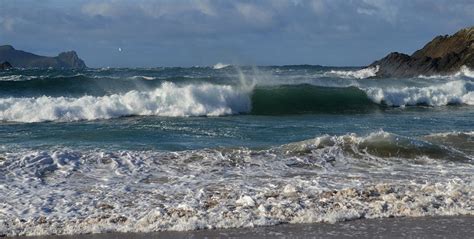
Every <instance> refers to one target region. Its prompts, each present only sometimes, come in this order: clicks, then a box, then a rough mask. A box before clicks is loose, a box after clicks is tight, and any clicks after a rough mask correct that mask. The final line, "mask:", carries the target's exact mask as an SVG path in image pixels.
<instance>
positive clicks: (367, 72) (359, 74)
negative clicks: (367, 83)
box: [326, 65, 379, 79]
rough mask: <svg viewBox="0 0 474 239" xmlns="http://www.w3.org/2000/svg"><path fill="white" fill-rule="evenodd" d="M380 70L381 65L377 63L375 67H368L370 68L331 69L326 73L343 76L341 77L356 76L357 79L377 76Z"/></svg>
mask: <svg viewBox="0 0 474 239" xmlns="http://www.w3.org/2000/svg"><path fill="white" fill-rule="evenodd" d="M378 71H379V66H378V65H377V66H375V67H368V68H364V69H361V70H356V71H336V70H331V71H330V72H328V73H327V74H326V75H329V76H337V77H341V78H349V79H354V78H355V79H365V78H369V77H374V76H376V74H377V72H378Z"/></svg>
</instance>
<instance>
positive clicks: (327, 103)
mask: <svg viewBox="0 0 474 239" xmlns="http://www.w3.org/2000/svg"><path fill="white" fill-rule="evenodd" d="M251 97H252V110H251V114H254V115H281V114H305V113H355V112H368V111H374V110H378V109H380V107H382V106H379V105H377V104H375V103H374V102H372V101H371V100H370V99H369V98H368V97H367V94H366V93H365V92H364V91H362V90H361V89H359V88H356V87H345V88H338V87H322V86H313V85H284V86H275V87H266V88H262V87H258V88H256V89H254V91H253V93H252V96H251Z"/></svg>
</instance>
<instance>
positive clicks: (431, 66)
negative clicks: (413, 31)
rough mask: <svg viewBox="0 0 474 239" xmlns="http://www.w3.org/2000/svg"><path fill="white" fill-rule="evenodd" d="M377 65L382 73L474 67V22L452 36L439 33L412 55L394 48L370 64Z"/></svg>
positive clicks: (442, 71)
mask: <svg viewBox="0 0 474 239" xmlns="http://www.w3.org/2000/svg"><path fill="white" fill-rule="evenodd" d="M377 65H378V66H379V71H378V72H377V76H380V77H411V76H418V75H433V74H448V73H452V72H455V71H458V70H459V69H460V68H461V66H463V65H465V66H467V67H469V68H474V26H472V27H469V28H465V29H462V30H460V31H458V32H456V33H455V34H454V35H452V36H448V35H445V36H437V37H435V38H434V39H433V40H432V41H430V42H429V43H428V44H426V45H425V46H424V47H423V48H422V49H420V50H418V51H416V52H415V53H413V55H411V56H409V55H407V54H403V53H398V52H392V53H390V54H388V55H387V56H386V57H384V58H382V59H380V60H378V61H375V62H374V63H372V64H371V65H370V66H371V67H375V66H377Z"/></svg>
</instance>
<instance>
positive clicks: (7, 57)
mask: <svg viewBox="0 0 474 239" xmlns="http://www.w3.org/2000/svg"><path fill="white" fill-rule="evenodd" d="M3 61H7V62H9V63H10V64H11V65H12V66H13V67H19V68H50V67H51V68H57V69H61V68H65V69H82V68H86V67H87V66H86V64H85V63H84V61H83V60H81V59H80V58H79V57H78V56H77V54H76V52H75V51H68V52H63V53H60V54H59V55H58V56H56V57H47V56H39V55H35V54H33V53H29V52H25V51H21V50H16V49H15V48H13V47H12V46H10V45H4V46H0V62H3Z"/></svg>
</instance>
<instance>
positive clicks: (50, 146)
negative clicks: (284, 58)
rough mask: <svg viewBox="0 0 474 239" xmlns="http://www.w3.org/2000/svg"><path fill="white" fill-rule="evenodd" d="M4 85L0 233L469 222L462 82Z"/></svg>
mask: <svg viewBox="0 0 474 239" xmlns="http://www.w3.org/2000/svg"><path fill="white" fill-rule="evenodd" d="M376 71H377V68H368V69H362V68H358V67H322V66H309V65H295V66H262V67H249V66H227V65H223V64H218V65H215V66H213V67H212V66H211V67H189V68H180V67H158V68H101V69H86V70H53V69H49V70H40V69H29V70H28V69H13V70H7V71H2V72H0V235H8V236H14V235H52V234H82V233H99V232H152V231H168V230H171V231H185V230H197V229H212V228H240V227H255V226H269V225H277V224H282V223H315V222H328V223H333V222H338V221H345V220H353V219H362V220H363V219H368V218H385V217H419V216H449V215H472V214H473V213H474V200H473V198H474V195H473V191H474V190H473V188H474V183H473V179H474V176H473V175H474V161H473V159H474V120H473V119H474V72H473V71H472V70H470V69H467V68H462V69H461V71H459V72H457V73H454V74H451V75H446V76H419V77H415V78H409V79H392V78H373V77H372V76H375V73H376Z"/></svg>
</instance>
